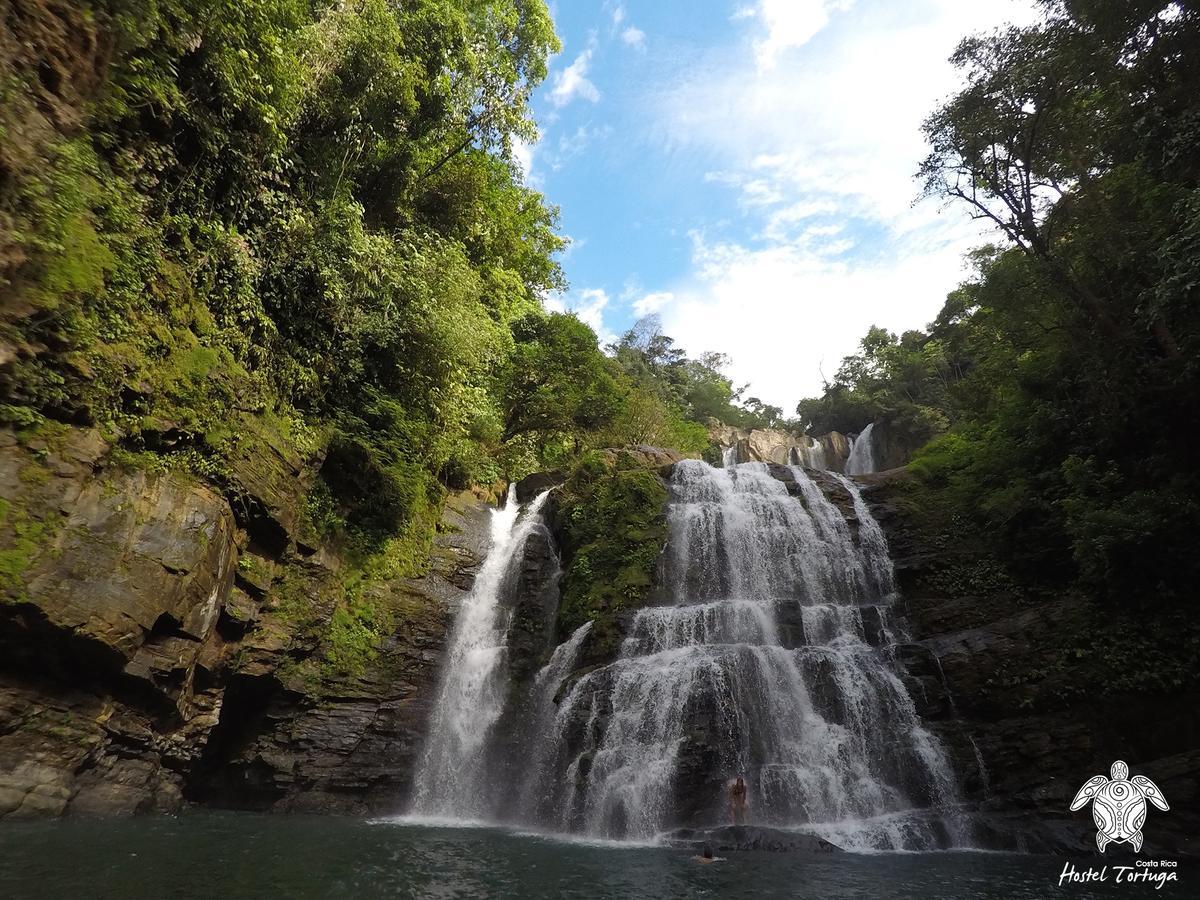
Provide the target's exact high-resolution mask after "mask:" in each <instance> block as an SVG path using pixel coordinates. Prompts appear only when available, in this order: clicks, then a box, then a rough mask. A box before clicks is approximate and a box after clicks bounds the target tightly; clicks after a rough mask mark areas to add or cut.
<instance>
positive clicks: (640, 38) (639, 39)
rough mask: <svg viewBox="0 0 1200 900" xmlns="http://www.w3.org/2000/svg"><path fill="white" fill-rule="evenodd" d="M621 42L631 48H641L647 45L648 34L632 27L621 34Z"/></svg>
mask: <svg viewBox="0 0 1200 900" xmlns="http://www.w3.org/2000/svg"><path fill="white" fill-rule="evenodd" d="M621 40H623V41H624V42H625V43H626V44H628V45H629V46H630V47H641V46H642V45H643V44H645V43H646V32H644V31H642V29H640V28H636V27H634V26H633V25H630V26H629V27H628V28H626V29H625V30H624V31H622V32H621Z"/></svg>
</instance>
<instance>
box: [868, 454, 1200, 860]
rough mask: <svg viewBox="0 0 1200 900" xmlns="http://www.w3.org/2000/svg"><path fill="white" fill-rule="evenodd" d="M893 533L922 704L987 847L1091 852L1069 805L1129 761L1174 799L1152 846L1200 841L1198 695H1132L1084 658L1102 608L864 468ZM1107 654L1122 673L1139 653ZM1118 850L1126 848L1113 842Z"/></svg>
mask: <svg viewBox="0 0 1200 900" xmlns="http://www.w3.org/2000/svg"><path fill="white" fill-rule="evenodd" d="M861 480H862V481H863V482H866V483H869V485H870V486H869V487H868V488H867V489H866V490H865V491H864V495H865V497H866V498H867V500H868V502H869V503H870V504H871V506H872V507H873V511H874V513H875V515H876V517H877V518H878V519H879V521H880V524H881V525H882V526H883V528H884V530H885V532H886V533H887V536H888V539H889V544H890V546H891V550H892V556H893V558H894V561H895V565H896V572H897V577H898V584H899V588H900V590H901V593H902V603H901V608H902V609H903V610H904V612H905V624H906V628H907V631H908V633H909V635H910V636H911V638H912V641H913V642H912V643H911V644H909V645H907V646H904V647H901V648H899V653H900V657H901V660H902V661H903V663H904V665H905V667H906V669H907V671H908V687H909V690H910V693H911V694H912V695H913V697H914V700H915V701H916V702H917V704H918V709H919V711H920V712H921V714H922V716H923V717H925V719H926V720H927V721H929V722H930V723H931V724H933V725H934V727H935V728H936V729H937V730H938V732H939V734H940V735H941V736H942V738H943V740H944V741H945V743H946V744H947V745H948V746H949V747H951V748H952V749H953V751H954V755H955V758H956V769H957V771H958V772H959V773H960V775H962V776H965V777H964V787H965V788H966V791H967V799H968V800H969V801H971V802H972V803H973V804H977V806H978V809H979V811H980V825H981V829H980V837H981V839H982V840H983V841H984V842H985V843H986V844H988V845H990V846H995V847H1001V848H1004V847H1007V848H1013V849H1023V850H1029V851H1032V852H1054V851H1068V850H1069V851H1085V852H1087V851H1092V850H1094V848H1095V844H1094V841H1093V836H1094V834H1095V826H1094V824H1093V823H1092V820H1091V816H1090V815H1088V814H1087V811H1086V810H1084V811H1080V812H1077V813H1072V812H1070V811H1069V809H1068V807H1069V805H1070V803H1071V800H1072V798H1073V797H1074V796H1075V793H1076V791H1078V790H1079V787H1080V786H1081V785H1082V784H1083V783H1084V782H1085V781H1087V780H1088V779H1089V778H1090V777H1091V776H1093V775H1096V774H1106V773H1107V772H1108V770H1109V767H1110V766H1111V764H1112V762H1113V761H1114V760H1116V759H1123V760H1125V761H1126V762H1128V763H1129V765H1130V767H1131V769H1132V770H1133V771H1134V772H1135V773H1137V774H1142V775H1146V776H1148V777H1149V778H1151V779H1152V780H1153V781H1154V782H1155V783H1156V784H1157V785H1158V786H1159V787H1160V788H1161V789H1162V791H1163V793H1164V794H1165V795H1166V797H1167V798H1168V801H1169V802H1170V804H1171V810H1170V811H1169V812H1165V813H1158V812H1155V811H1151V816H1150V821H1148V823H1147V825H1146V847H1147V848H1148V851H1149V852H1151V853H1173V852H1185V853H1193V854H1194V853H1196V852H1198V851H1200V841H1198V839H1197V837H1196V835H1197V834H1200V813H1198V812H1197V810H1198V809H1200V804H1198V801H1200V751H1197V750H1196V749H1195V748H1196V747H1197V746H1200V704H1198V703H1197V700H1198V699H1200V698H1197V697H1194V696H1192V697H1189V696H1180V695H1179V694H1178V693H1171V692H1170V691H1163V690H1159V691H1154V692H1150V691H1147V692H1139V693H1130V692H1123V691H1120V690H1117V689H1110V688H1108V687H1107V686H1106V683H1105V678H1104V676H1103V672H1101V677H1100V678H1099V679H1098V681H1097V680H1093V679H1091V678H1086V679H1085V677H1084V675H1083V674H1082V673H1081V671H1080V669H1081V667H1082V666H1083V664H1084V654H1086V653H1088V652H1089V650H1090V648H1091V647H1093V646H1094V644H1095V639H1094V637H1089V635H1093V636H1098V635H1096V632H1097V630H1098V625H1099V623H1100V622H1102V620H1103V619H1104V617H1105V616H1106V613H1105V611H1103V610H1101V609H1098V608H1096V607H1095V606H1094V605H1093V603H1092V601H1090V600H1089V599H1088V598H1086V597H1083V596H1078V595H1074V594H1073V593H1071V592H1069V591H1064V592H1054V593H1051V594H1037V593H1031V592H1029V591H1027V590H1021V589H1018V588H1017V587H1016V586H1015V585H1013V584H1011V583H1009V582H1007V580H1006V579H1004V578H1003V577H1002V575H1001V574H1000V573H999V572H998V571H997V570H996V569H995V568H994V566H993V563H992V562H991V560H990V559H989V558H988V557H987V556H986V555H985V554H981V553H979V552H977V551H976V550H974V549H973V548H972V547H971V546H970V545H969V544H964V543H962V542H960V541H955V540H950V541H948V540H947V539H946V536H945V535H944V534H938V533H935V532H933V531H931V530H930V529H929V528H928V527H927V525H926V523H925V521H924V519H923V517H921V516H917V515H914V511H913V509H912V508H911V507H910V506H908V505H907V503H906V483H907V476H906V475H905V473H903V472H902V471H901V472H894V473H885V474H882V475H876V476H866V477H864V478H862V479H861ZM1134 652H1135V651H1134V648H1133V646H1132V645H1131V646H1130V647H1129V648H1128V649H1127V651H1126V653H1127V654H1128V655H1126V656H1125V658H1124V659H1114V660H1112V662H1111V666H1112V668H1111V669H1110V671H1111V674H1112V675H1113V676H1116V675H1118V674H1119V672H1118V671H1117V670H1118V669H1119V668H1120V667H1121V666H1122V665H1126V664H1129V663H1132V662H1134V660H1133V658H1132V655H1133V653H1134ZM1115 849H1117V850H1119V849H1120V848H1119V847H1118V848H1115Z"/></svg>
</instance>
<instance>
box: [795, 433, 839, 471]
mask: <svg viewBox="0 0 1200 900" xmlns="http://www.w3.org/2000/svg"><path fill="white" fill-rule="evenodd" d="M788 463H789V464H790V465H793V466H804V467H805V468H808V469H817V470H819V471H822V472H826V471H828V470H829V464H828V463H827V462H826V461H825V445H824V444H823V443H821V442H820V441H819V440H817V439H816V438H814V437H809V438H808V443H807V444H806V445H805V446H803V447H799V446H797V447H793V448H792V449H791V451H789V453H788Z"/></svg>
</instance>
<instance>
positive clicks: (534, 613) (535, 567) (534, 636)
mask: <svg viewBox="0 0 1200 900" xmlns="http://www.w3.org/2000/svg"><path fill="white" fill-rule="evenodd" d="M518 561H519V566H518V568H517V570H516V572H515V573H514V578H513V584H512V587H511V589H509V590H506V591H505V596H506V598H507V600H508V602H509V603H511V604H512V610H513V612H512V623H511V624H510V626H509V632H508V660H509V664H508V667H509V673H510V676H511V679H512V681H513V682H516V683H517V684H524V683H525V682H527V681H528V679H529V678H530V677H531V676H532V675H533V674H534V673H535V672H536V671H537V670H538V669H539V668H540V667H541V665H542V664H543V663H544V662H545V660H546V659H547V658H548V657H549V655H550V653H551V652H552V651H553V649H554V639H555V634H554V624H555V619H556V618H557V615H558V579H559V574H560V573H559V565H558V553H557V551H556V548H555V545H554V538H553V536H552V535H551V534H550V531H549V530H548V529H547V528H545V527H540V528H537V529H535V530H534V531H533V532H531V533H530V535H529V537H528V538H527V539H526V541H525V545H524V547H522V549H521V555H520V557H519V560H518Z"/></svg>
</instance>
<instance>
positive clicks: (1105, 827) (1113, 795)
mask: <svg viewBox="0 0 1200 900" xmlns="http://www.w3.org/2000/svg"><path fill="white" fill-rule="evenodd" d="M1109 774H1110V775H1112V779H1111V780H1109V779H1108V778H1105V777H1104V776H1103V775H1097V776H1096V777H1095V778H1093V779H1091V780H1090V781H1089V782H1088V783H1087V784H1085V785H1084V786H1083V787H1081V788H1080V789H1079V793H1078V794H1076V795H1075V799H1074V800H1072V801H1071V812H1074V811H1075V810H1077V809H1083V807H1085V806H1087V805H1088V803H1091V804H1092V818H1093V819H1095V820H1096V828H1098V829H1099V831H1097V832H1096V846H1097V847H1099V848H1100V852H1101V853H1103V852H1104V848H1105V847H1106V846H1107V845H1108V844H1109V843H1111V842H1113V841H1115V842H1117V843H1124V842H1125V841H1128V842H1129V843H1131V844H1133V849H1134V850H1135V851H1137V850H1141V849H1142V824H1143V823H1144V822H1145V821H1146V801H1147V800H1149V801H1150V802H1151V803H1153V804H1154V805H1155V806H1157V807H1158V808H1159V809H1162V810H1168V809H1170V808H1171V807H1169V806H1167V798H1166V797H1164V796H1163V793H1162V791H1160V790H1159V789H1158V785H1156V784H1155V783H1154V782H1153V781H1151V780H1150V779H1149V778H1147V777H1146V776H1145V775H1134V776H1133V777H1132V778H1130V777H1129V766H1127V765H1125V763H1123V762H1122V761H1121V760H1119V759H1118V760H1117V761H1116V762H1115V763H1113V764H1112V769H1111V770H1110V771H1109Z"/></svg>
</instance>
